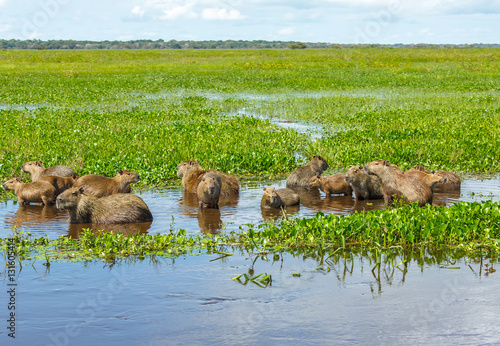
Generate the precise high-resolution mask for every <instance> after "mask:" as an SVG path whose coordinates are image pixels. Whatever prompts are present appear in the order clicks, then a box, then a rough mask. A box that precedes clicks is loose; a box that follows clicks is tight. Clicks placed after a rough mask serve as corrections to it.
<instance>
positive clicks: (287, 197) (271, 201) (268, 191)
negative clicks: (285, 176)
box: [260, 187, 300, 208]
mask: <svg viewBox="0 0 500 346" xmlns="http://www.w3.org/2000/svg"><path fill="white" fill-rule="evenodd" d="M299 203H300V197H299V195H298V194H297V193H295V191H293V190H292V189H275V188H274V187H268V188H264V195H263V196H262V199H261V201H260V205H261V206H262V207H271V208H280V207H284V206H289V205H297V204H299Z"/></svg>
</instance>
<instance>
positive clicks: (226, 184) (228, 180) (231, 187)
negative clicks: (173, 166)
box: [177, 161, 240, 197]
mask: <svg viewBox="0 0 500 346" xmlns="http://www.w3.org/2000/svg"><path fill="white" fill-rule="evenodd" d="M208 172H211V173H216V174H218V175H219V177H220V179H221V182H222V185H221V190H220V195H221V196H223V197H226V196H230V195H236V194H238V193H239V191H240V184H239V183H238V180H237V179H236V178H235V177H234V176H232V175H229V174H225V173H222V172H219V171H216V170H208V171H207V170H205V169H203V168H202V167H201V166H200V164H199V162H198V161H185V162H183V163H181V164H179V166H177V175H178V176H179V177H182V187H183V188H184V189H185V190H186V191H188V192H189V193H197V192H198V185H199V184H200V182H201V179H202V178H203V176H204V175H205V173H208Z"/></svg>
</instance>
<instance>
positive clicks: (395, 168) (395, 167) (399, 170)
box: [391, 163, 404, 174]
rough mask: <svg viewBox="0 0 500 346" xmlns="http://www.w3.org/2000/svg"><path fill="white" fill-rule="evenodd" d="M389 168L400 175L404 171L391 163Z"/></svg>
mask: <svg viewBox="0 0 500 346" xmlns="http://www.w3.org/2000/svg"><path fill="white" fill-rule="evenodd" d="M391 167H392V169H394V170H395V171H396V172H398V173H401V174H403V173H404V171H403V170H402V169H401V168H399V166H398V165H395V164H394V163H391Z"/></svg>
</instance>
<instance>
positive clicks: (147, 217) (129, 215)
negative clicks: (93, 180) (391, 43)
mask: <svg viewBox="0 0 500 346" xmlns="http://www.w3.org/2000/svg"><path fill="white" fill-rule="evenodd" d="M56 206H57V209H59V210H64V209H68V210H69V219H70V222H71V223H131V222H149V221H152V220H153V215H152V214H151V211H150V210H149V208H148V206H147V205H146V203H144V201H143V200H142V199H141V198H140V197H138V196H136V195H133V194H130V193H116V194H113V195H109V196H106V197H102V198H97V197H94V196H92V195H89V194H87V193H86V191H85V187H72V188H70V189H68V190H66V191H64V192H63V193H61V194H60V195H59V196H57V198H56Z"/></svg>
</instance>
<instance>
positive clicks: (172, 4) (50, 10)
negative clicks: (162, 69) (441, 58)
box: [0, 0, 500, 44]
mask: <svg viewBox="0 0 500 346" xmlns="http://www.w3.org/2000/svg"><path fill="white" fill-rule="evenodd" d="M0 39H21V40H22V39H40V40H51V39H73V40H92V41H102V40H124V41H128V40H138V39H151V40H158V39H163V40H165V41H169V40H178V41H181V40H267V41H275V40H277V41H303V42H329V43H381V44H395V43H404V44H412V43H430V44H446V43H448V44H472V43H500V0H417V1H413V0H286V1H285V0H185V1H183V0H0Z"/></svg>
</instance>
